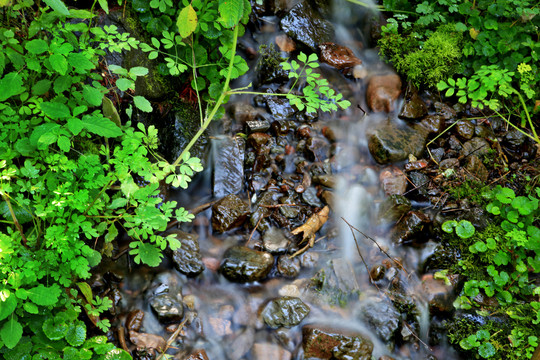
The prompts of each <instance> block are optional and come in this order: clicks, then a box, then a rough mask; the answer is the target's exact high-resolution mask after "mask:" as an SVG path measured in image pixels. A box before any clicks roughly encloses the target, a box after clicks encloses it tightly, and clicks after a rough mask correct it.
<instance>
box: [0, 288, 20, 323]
mask: <svg viewBox="0 0 540 360" xmlns="http://www.w3.org/2000/svg"><path fill="white" fill-rule="evenodd" d="M16 308H17V298H16V297H15V294H14V293H11V294H9V296H8V297H7V298H6V299H5V300H4V301H3V302H0V320H4V319H5V318H7V317H8V316H9V315H11V314H12V313H13V311H15V309H16Z"/></svg>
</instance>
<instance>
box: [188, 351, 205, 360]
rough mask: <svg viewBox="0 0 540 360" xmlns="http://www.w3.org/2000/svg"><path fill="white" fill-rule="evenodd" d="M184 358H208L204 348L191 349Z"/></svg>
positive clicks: (189, 359) (202, 359) (197, 359)
mask: <svg viewBox="0 0 540 360" xmlns="http://www.w3.org/2000/svg"><path fill="white" fill-rule="evenodd" d="M184 360H209V359H208V355H207V354H206V351H205V350H204V349H195V350H193V351H192V352H191V353H190V354H189V355H188V357H186V358H184Z"/></svg>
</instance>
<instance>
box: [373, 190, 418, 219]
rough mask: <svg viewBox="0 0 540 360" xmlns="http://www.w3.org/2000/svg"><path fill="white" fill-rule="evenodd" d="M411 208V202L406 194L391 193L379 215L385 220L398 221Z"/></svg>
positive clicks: (382, 205)
mask: <svg viewBox="0 0 540 360" xmlns="http://www.w3.org/2000/svg"><path fill="white" fill-rule="evenodd" d="M409 210H411V202H410V201H409V199H407V198H406V197H405V196H401V195H390V196H388V197H387V198H386V199H384V201H383V202H382V204H381V206H380V208H379V217H380V218H382V219H384V220H385V221H389V222H395V221H398V220H399V219H400V218H401V217H402V216H403V215H405V214H406V213H407V212H409Z"/></svg>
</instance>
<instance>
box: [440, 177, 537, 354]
mask: <svg viewBox="0 0 540 360" xmlns="http://www.w3.org/2000/svg"><path fill="white" fill-rule="evenodd" d="M534 191H535V194H529V195H528V196H516V194H515V192H514V191H513V190H512V189H509V188H503V187H501V186H497V187H496V188H495V189H494V190H493V191H490V192H488V193H487V194H486V197H487V198H488V199H489V201H490V202H489V204H488V205H487V207H486V209H487V211H488V212H489V213H490V214H492V215H493V216H494V217H495V223H494V224H492V225H490V226H488V227H487V228H486V229H485V230H484V231H483V232H481V233H478V234H475V229H474V227H473V226H472V224H471V223H470V222H468V221H466V220H461V221H460V222H456V221H454V220H451V221H447V222H445V223H444V224H443V225H442V229H443V231H445V232H447V233H452V232H453V231H454V230H455V232H456V235H457V236H458V238H459V239H460V240H459V241H456V243H457V244H460V246H461V251H462V257H463V259H462V260H460V262H459V267H460V269H459V270H458V271H459V272H461V273H462V274H464V275H465V276H467V278H468V279H467V281H466V282H465V284H464V286H463V290H462V293H461V294H460V296H459V297H458V299H457V300H456V302H455V303H454V305H455V306H456V307H457V308H461V309H476V310H477V311H478V312H479V314H480V315H483V316H486V315H487V312H492V311H496V312H498V313H501V314H504V315H505V316H507V317H508V318H509V321H512V322H513V323H515V326H513V331H512V333H511V334H510V333H508V334H506V336H508V337H509V338H511V339H513V340H512V347H511V348H510V347H507V346H503V345H500V344H498V342H494V341H492V340H490V336H489V334H490V333H489V331H488V330H489V329H486V328H481V329H479V330H478V331H476V333H473V334H462V335H461V336H460V337H459V338H454V340H455V341H456V342H459V345H460V346H461V348H462V349H465V350H473V349H475V351H477V352H478V354H479V355H480V356H481V357H483V358H497V359H530V358H531V356H532V353H533V352H534V349H535V347H536V345H537V340H538V336H539V335H540V331H539V329H538V327H535V328H534V329H530V328H529V327H528V326H529V324H530V323H532V324H535V325H538V324H539V323H540V302H538V301H535V300H534V296H535V295H537V294H540V287H538V286H537V285H535V283H534V281H533V279H534V278H531V275H532V274H535V273H538V272H540V229H539V228H538V227H537V221H538V218H539V216H540V208H539V200H538V197H540V188H538V187H536V188H535V189H534ZM482 297H489V298H492V297H493V298H494V299H496V300H497V303H498V305H499V308H498V309H497V308H493V309H489V307H488V306H486V304H485V303H484V304H480V303H477V301H481V300H479V299H481V298H482ZM486 307H487V308H486ZM509 331H510V330H508V332H509ZM518 344H519V345H518ZM518 347H519V348H520V350H519V351H517V350H516V349H517V348H518Z"/></svg>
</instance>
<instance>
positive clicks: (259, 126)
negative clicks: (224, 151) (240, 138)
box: [246, 119, 270, 134]
mask: <svg viewBox="0 0 540 360" xmlns="http://www.w3.org/2000/svg"><path fill="white" fill-rule="evenodd" d="M268 129H270V123H269V122H268V121H267V120H265V119H262V120H249V121H246V132H247V133H248V134H251V133H255V132H261V133H263V132H266V131H267V130H268Z"/></svg>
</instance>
